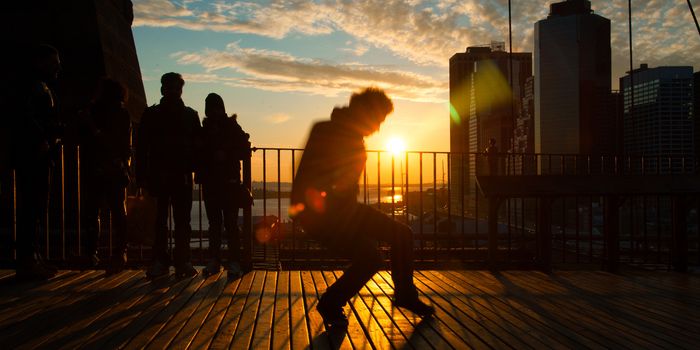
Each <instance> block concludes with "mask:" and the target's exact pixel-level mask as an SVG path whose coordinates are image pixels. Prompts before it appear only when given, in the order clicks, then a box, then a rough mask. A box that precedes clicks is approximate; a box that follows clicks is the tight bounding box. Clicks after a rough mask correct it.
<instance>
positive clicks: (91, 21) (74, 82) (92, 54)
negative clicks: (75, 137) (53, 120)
mask: <svg viewBox="0 0 700 350" xmlns="http://www.w3.org/2000/svg"><path fill="white" fill-rule="evenodd" d="M132 20H133V11H132V4H131V1H130V0H71V1H40V0H23V1H17V2H15V1H12V2H11V1H7V2H4V1H3V2H2V4H0V42H2V45H3V48H4V49H3V51H5V52H7V54H3V56H5V57H3V58H1V59H0V60H2V63H3V67H19V66H21V65H22V64H23V62H26V61H25V59H24V55H25V52H26V48H27V47H30V46H31V45H33V44H35V43H47V44H51V45H53V46H55V47H56V48H57V49H58V50H59V52H60V55H61V60H62V62H63V65H62V67H63V71H62V73H61V75H60V79H59V82H58V84H57V86H56V92H57V94H58V96H59V101H60V104H61V110H62V112H63V113H64V114H66V113H74V112H75V111H76V110H78V109H80V108H82V107H83V106H84V105H85V104H86V103H88V101H89V100H90V99H91V98H92V95H93V92H94V88H95V84H96V82H97V80H98V78H99V77H101V76H109V77H112V78H115V79H117V80H119V81H121V82H122V84H124V85H126V86H127V87H128V88H129V95H130V97H129V102H128V109H129V112H131V114H132V118H138V117H139V116H140V115H141V112H142V111H143V109H144V108H145V106H146V96H145V93H144V89H143V82H142V80H141V71H140V68H139V62H138V57H137V55H136V47H135V45H134V37H133V35H132V33H131V22H132ZM5 48H7V50H5ZM66 117H68V118H70V116H66Z"/></svg>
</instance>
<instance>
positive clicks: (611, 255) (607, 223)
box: [603, 195, 620, 272]
mask: <svg viewBox="0 0 700 350" xmlns="http://www.w3.org/2000/svg"><path fill="white" fill-rule="evenodd" d="M619 204H620V203H619V198H618V197H617V196H615V195H611V196H607V197H605V209H604V210H605V215H604V219H603V220H604V224H603V227H604V228H603V234H604V236H605V238H604V239H605V256H604V258H603V270H605V271H609V272H617V271H618V268H619V262H620V215H619V208H620V205H619Z"/></svg>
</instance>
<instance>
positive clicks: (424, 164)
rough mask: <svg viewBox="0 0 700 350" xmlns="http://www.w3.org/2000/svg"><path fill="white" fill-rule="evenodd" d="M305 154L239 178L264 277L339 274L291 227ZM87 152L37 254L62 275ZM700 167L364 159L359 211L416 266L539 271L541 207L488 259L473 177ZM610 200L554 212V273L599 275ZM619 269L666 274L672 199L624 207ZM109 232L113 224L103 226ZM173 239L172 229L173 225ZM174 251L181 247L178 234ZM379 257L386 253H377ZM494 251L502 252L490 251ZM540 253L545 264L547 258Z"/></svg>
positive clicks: (103, 245) (11, 196)
mask: <svg viewBox="0 0 700 350" xmlns="http://www.w3.org/2000/svg"><path fill="white" fill-rule="evenodd" d="M302 154H303V150H302V149H294V148H253V149H252V152H251V159H250V160H249V161H245V162H244V164H243V179H244V182H245V183H246V184H248V186H249V188H251V189H252V192H253V194H254V205H253V207H252V208H246V209H244V210H243V211H242V212H241V213H240V216H239V224H240V225H241V226H242V227H243V230H242V235H241V236H242V242H241V243H242V247H243V250H244V256H245V257H247V259H250V261H252V262H253V263H254V264H257V266H267V267H279V266H283V267H294V266H298V267H303V266H324V265H328V266H331V265H338V264H342V263H344V261H343V260H342V259H339V258H338V257H336V256H333V255H332V254H331V253H330V252H328V251H327V250H326V249H325V248H324V247H323V246H322V245H320V244H319V243H318V242H316V241H314V240H312V239H309V238H308V237H306V235H305V234H304V231H303V228H302V227H300V226H299V225H298V224H296V223H295V222H294V221H292V220H290V219H289V216H288V213H287V210H288V209H287V208H288V205H289V199H288V194H289V192H290V191H291V183H292V182H293V179H294V173H295V171H296V164H297V163H298V161H299V159H300V158H301V155H302ZM79 158H80V157H79V152H76V154H75V156H74V157H73V158H71V157H64V153H63V152H61V157H60V160H59V161H58V162H56V166H55V167H54V169H53V170H54V171H53V174H54V176H53V180H54V181H53V185H52V189H51V196H50V200H49V208H50V210H49V212H48V213H47V214H46V217H45V220H44V222H43V224H42V227H43V230H42V232H43V235H42V239H41V252H42V254H44V255H45V257H46V258H47V259H49V260H51V261H53V262H56V263H58V264H59V265H66V266H71V265H75V261H76V260H74V259H73V258H74V257H75V256H79V255H80V254H81V253H82V251H81V250H82V248H81V247H82V245H83V243H84V241H85V239H84V238H85V237H84V236H85V234H86V233H85V232H84V231H85V230H84V228H83V227H81V221H82V220H81V201H80V176H79V174H80V171H79V164H80V163H79V161H77V160H78V159H79ZM697 170H698V166H697V161H696V159H691V158H687V157H663V156H654V157H648V156H646V157H631V156H625V157H617V156H595V157H593V156H581V155H565V154H497V155H490V156H487V155H485V154H483V153H449V152H414V151H409V152H402V153H398V154H394V153H390V152H386V151H368V157H367V165H366V169H365V172H364V173H363V175H362V177H361V178H360V179H359V186H360V193H359V196H358V201H360V202H363V203H366V204H368V205H372V206H374V207H375V208H377V209H378V210H380V211H382V212H384V213H386V214H387V215H389V216H391V217H392V218H394V219H395V220H399V221H401V222H404V223H405V224H407V225H409V226H410V227H411V228H412V230H413V232H414V250H415V257H416V259H417V262H418V265H419V266H432V267H440V266H460V267H464V266H485V265H486V264H487V263H493V261H491V260H490V258H489V256H490V255H489V254H490V253H494V254H495V255H493V256H492V258H491V259H493V257H495V259H496V262H497V263H498V265H499V266H501V265H502V266H505V267H509V268H532V267H535V266H536V262H537V259H538V252H537V247H538V240H540V239H541V237H540V236H539V235H538V228H537V220H538V215H539V213H540V212H539V211H540V207H539V206H540V204H539V202H538V201H537V200H536V199H533V198H508V199H507V200H505V201H504V202H503V204H502V205H501V206H500V208H499V210H498V214H497V225H496V229H495V230H496V231H497V232H496V234H495V237H496V242H495V250H496V251H495V252H493V251H492V252H489V249H490V248H489V237H490V236H489V226H488V214H489V210H488V203H489V199H488V198H486V197H484V195H483V194H482V193H481V192H480V190H479V188H478V186H477V183H476V176H477V175H500V176H522V175H530V176H542V175H558V176H569V175H581V176H589V175H599V176H620V175H629V174H636V175H657V174H675V175H679V176H683V175H690V174H696V173H697ZM13 176H14V175H12V174H11V173H10V174H4V175H3V178H2V179H1V180H0V183H2V185H3V187H2V192H1V193H0V196H1V198H0V201H1V202H2V203H3V205H2V206H1V208H0V209H1V210H0V230H1V231H0V240H1V241H2V244H1V246H2V248H1V249H0V263H2V264H3V265H12V264H13V262H14V260H15V256H16V255H15V251H14V244H13V242H14V240H15V239H16V235H17V234H18V232H17V231H16V227H17V226H16V221H17V219H16V193H15V191H14V184H15V179H14V178H13ZM201 198H202V197H201V189H200V186H199V185H195V190H194V192H193V210H192V229H193V234H192V240H191V247H192V250H193V254H192V257H193V262H194V263H195V264H203V263H205V262H206V260H207V258H208V252H207V247H208V242H209V240H208V231H207V230H208V222H207V221H206V212H205V208H204V206H203V203H202V200H201ZM686 204H687V208H688V210H687V216H686V218H687V220H686V222H687V233H688V242H687V256H688V260H689V261H688V263H689V264H690V265H691V266H698V265H700V255H699V254H698V241H699V240H698V236H699V233H698V208H699V206H700V202H699V201H698V198H697V197H693V198H689V199H687V203H686ZM604 208H605V201H604V197H603V196H598V195H596V196H562V197H560V198H556V200H554V201H553V203H552V205H551V212H552V218H551V232H552V234H551V250H550V251H549V252H547V254H549V255H550V258H551V261H552V263H553V264H554V266H555V267H568V266H571V265H573V266H585V265H590V266H591V267H596V266H599V265H600V264H601V262H602V261H604V260H605V259H606V244H609V243H608V242H607V241H606V240H605V234H606V232H605V231H606V230H605V211H604ZM619 216H620V220H619V221H620V227H619V229H620V230H619V241H618V243H617V244H619V250H620V255H619V260H620V262H623V263H629V264H635V265H643V266H650V267H660V268H668V267H669V266H671V264H672V261H673V254H674V248H673V247H674V245H673V240H674V236H673V225H674V221H673V205H672V198H671V197H670V195H669V196H664V195H655V196H648V195H643V196H627V197H625V198H624V199H623V200H622V201H621V203H620V208H619ZM103 221H107V222H108V221H109V217H108V216H103ZM169 222H170V224H171V228H172V220H169ZM102 229H103V235H102V239H101V241H100V248H99V249H100V252H101V254H102V255H103V256H108V255H109V254H110V253H111V252H112V246H111V242H112V239H111V229H110V225H108V224H104V225H103V227H102ZM169 244H170V245H171V247H172V245H173V244H174V241H173V240H172V235H171V237H170V239H169ZM129 248H130V249H129V259H130V262H131V263H135V264H140V263H144V262H146V261H148V260H149V259H150V247H148V246H145V245H133V244H131V245H130V247H129ZM380 248H382V249H388V247H386V246H384V245H380ZM491 249H492V250H493V249H494V246H492V247H491ZM540 254H541V253H540Z"/></svg>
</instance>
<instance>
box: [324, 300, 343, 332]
mask: <svg viewBox="0 0 700 350" xmlns="http://www.w3.org/2000/svg"><path fill="white" fill-rule="evenodd" d="M316 311H318V313H319V314H321V318H323V324H324V325H325V326H326V328H328V329H331V328H335V329H337V328H347V327H348V317H347V316H346V315H345V312H344V310H343V307H342V306H332V305H328V303H327V302H324V299H323V297H321V300H319V301H318V304H317V305H316Z"/></svg>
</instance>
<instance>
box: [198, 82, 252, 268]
mask: <svg viewBox="0 0 700 350" xmlns="http://www.w3.org/2000/svg"><path fill="white" fill-rule="evenodd" d="M204 108H205V111H204V113H205V114H206V118H204V121H203V122H202V125H203V126H202V152H201V153H200V156H199V158H200V160H201V167H200V169H199V170H200V171H199V172H198V174H197V175H198V178H199V180H200V182H201V184H202V191H203V195H204V206H205V208H206V210H207V219H208V220H209V253H210V254H211V260H210V261H209V263H208V264H207V266H206V267H205V268H204V270H203V273H204V274H205V275H207V276H209V275H212V274H215V273H218V272H219V270H220V269H221V224H222V223H223V226H224V228H225V230H226V237H227V240H228V277H229V278H238V277H240V276H241V273H242V271H241V265H240V240H239V230H238V207H239V205H240V201H241V198H240V186H241V160H243V157H245V156H246V154H247V152H248V150H249V148H250V143H249V142H248V137H249V136H248V134H246V133H245V132H244V131H243V129H242V128H241V126H240V125H238V122H237V121H236V115H235V114H234V115H233V116H231V117H228V116H227V115H226V108H225V106H224V100H223V99H222V98H221V96H219V95H217V94H214V93H211V94H209V95H208V96H207V98H206V100H205V107H204ZM222 221H223V222H222Z"/></svg>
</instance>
